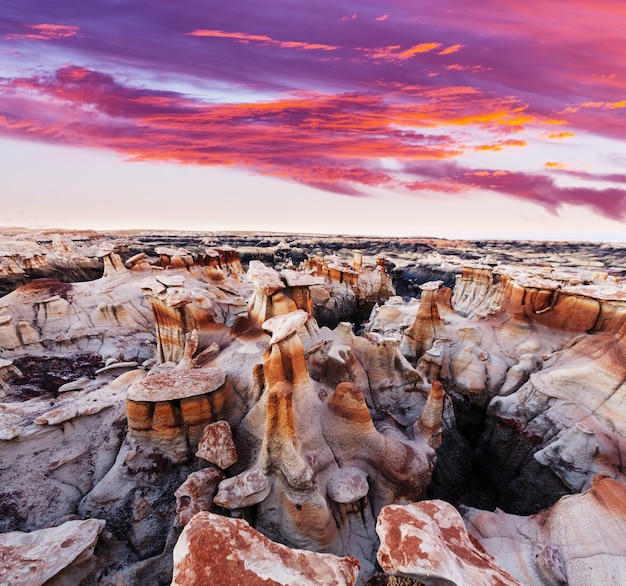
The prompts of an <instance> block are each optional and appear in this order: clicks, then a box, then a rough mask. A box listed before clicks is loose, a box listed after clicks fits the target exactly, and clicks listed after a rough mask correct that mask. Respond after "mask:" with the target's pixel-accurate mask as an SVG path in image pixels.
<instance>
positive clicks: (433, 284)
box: [419, 281, 443, 291]
mask: <svg viewBox="0 0 626 586" xmlns="http://www.w3.org/2000/svg"><path fill="white" fill-rule="evenodd" d="M441 285H443V281H428V283H422V284H421V285H420V286H419V288H420V289H421V290H422V291H437V290H438V289H439V287H441Z"/></svg>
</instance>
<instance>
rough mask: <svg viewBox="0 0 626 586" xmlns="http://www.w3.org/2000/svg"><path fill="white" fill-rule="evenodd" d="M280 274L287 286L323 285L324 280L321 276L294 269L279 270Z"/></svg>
mask: <svg viewBox="0 0 626 586" xmlns="http://www.w3.org/2000/svg"><path fill="white" fill-rule="evenodd" d="M280 276H281V277H282V278H283V279H284V280H285V283H287V286H288V287H310V286H312V285H323V284H324V282H325V281H324V279H323V278H322V277H315V276H313V275H309V274H308V273H303V272H301V271H294V270H293V269H284V270H282V271H280Z"/></svg>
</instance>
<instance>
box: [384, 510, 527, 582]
mask: <svg viewBox="0 0 626 586" xmlns="http://www.w3.org/2000/svg"><path fill="white" fill-rule="evenodd" d="M376 532H377V533H378V535H379V537H380V548H379V549H378V554H377V556H376V557H377V559H378V563H379V564H380V566H381V567H382V569H383V570H384V571H385V572H386V573H387V574H391V575H393V576H406V577H409V578H414V579H417V580H419V581H420V582H422V583H424V584H450V585H454V586H493V585H494V584H499V585H501V586H522V583H521V582H518V581H517V580H516V579H515V578H514V577H513V576H512V575H510V574H509V573H508V572H506V571H505V570H504V569H503V568H501V567H500V566H499V565H498V564H497V563H496V560H495V559H494V558H493V557H492V556H491V555H490V554H488V553H487V552H485V550H484V549H483V548H482V547H481V546H480V545H479V544H478V543H477V542H476V541H475V540H474V539H472V538H471V537H470V535H469V534H468V532H467V529H466V528H465V525H464V524H463V519H462V518H461V515H460V514H459V513H458V511H457V510H456V509H455V508H454V507H453V506H452V505H450V504H449V503H446V502H444V501H440V500H433V501H422V502H419V503H411V504H408V505H389V506H387V507H384V508H383V509H382V511H381V512H380V515H379V516H378V521H377V523H376Z"/></svg>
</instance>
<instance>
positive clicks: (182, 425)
mask: <svg viewBox="0 0 626 586" xmlns="http://www.w3.org/2000/svg"><path fill="white" fill-rule="evenodd" d="M233 399H234V392H233V389H232V387H231V386H230V385H229V384H227V383H226V375H225V373H224V372H223V371H221V370H218V369H215V368H199V369H188V370H179V369H153V370H152V371H151V372H150V373H149V374H148V375H147V376H146V377H145V378H143V379H142V380H141V381H139V382H137V383H134V384H133V385H131V387H130V388H129V390H128V396H127V399H126V413H127V417H128V427H129V432H130V435H131V437H132V438H134V439H135V441H137V442H139V443H141V444H147V445H151V446H154V447H157V448H158V449H159V450H160V451H161V452H162V453H163V454H167V455H168V457H169V458H170V459H171V460H172V461H185V460H187V459H188V458H189V456H190V455H191V453H193V452H190V450H193V451H195V448H196V447H197V445H198V442H199V440H200V437H201V435H202V432H203V430H204V428H205V426H206V425H207V424H209V423H212V422H213V421H215V420H218V419H222V418H223V417H222V416H223V415H227V414H228V411H229V410H232V409H233V408H236V403H234V401H233ZM229 403H230V404H229Z"/></svg>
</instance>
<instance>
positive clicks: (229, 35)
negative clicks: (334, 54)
mask: <svg viewBox="0 0 626 586" xmlns="http://www.w3.org/2000/svg"><path fill="white" fill-rule="evenodd" d="M187 35H189V36H190V37H214V38H219V39H236V40H238V41H241V42H244V43H248V42H255V43H259V44H261V45H276V46H278V47H281V48H283V49H299V50H303V51H312V50H320V51H335V50H336V49H338V48H339V47H334V46H332V45H325V44H323V43H304V42H301V41H277V40H276V39H272V38H271V37H268V36H267V35H250V34H247V33H239V32H227V31H220V30H205V29H198V30H195V31H192V32H190V33H187Z"/></svg>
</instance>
